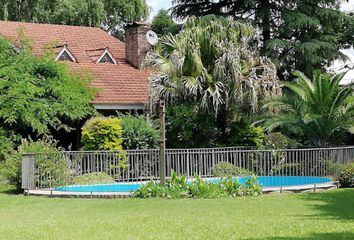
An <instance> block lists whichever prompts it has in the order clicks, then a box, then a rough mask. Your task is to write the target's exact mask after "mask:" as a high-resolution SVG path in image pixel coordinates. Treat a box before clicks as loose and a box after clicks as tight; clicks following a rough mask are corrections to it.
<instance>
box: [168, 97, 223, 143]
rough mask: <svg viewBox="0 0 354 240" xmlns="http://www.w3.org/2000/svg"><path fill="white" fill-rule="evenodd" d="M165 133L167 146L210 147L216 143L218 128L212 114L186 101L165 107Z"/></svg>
mask: <svg viewBox="0 0 354 240" xmlns="http://www.w3.org/2000/svg"><path fill="white" fill-rule="evenodd" d="M166 135H167V146H168V147H173V148H184V147H188V148H197V147H211V146H215V145H216V143H217V139H218V129H217V127H216V123H215V118H214V116H213V115H210V114H209V113H207V112H204V111H201V110H200V109H199V107H198V106H196V105H194V104H190V103H186V104H181V105H177V106H170V107H168V108H167V111H166Z"/></svg>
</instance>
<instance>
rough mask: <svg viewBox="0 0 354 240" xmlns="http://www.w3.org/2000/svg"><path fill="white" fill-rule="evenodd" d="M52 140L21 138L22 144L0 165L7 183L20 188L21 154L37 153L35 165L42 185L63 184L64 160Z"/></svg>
mask: <svg viewBox="0 0 354 240" xmlns="http://www.w3.org/2000/svg"><path fill="white" fill-rule="evenodd" d="M55 146H56V143H55V142H54V141H52V140H38V141H32V140H30V141H27V140H22V144H21V145H20V146H19V148H18V150H17V151H13V153H12V154H11V156H10V157H9V158H7V159H6V160H5V161H4V162H3V163H2V164H1V165H0V175H2V176H3V178H4V179H5V181H6V183H7V184H10V185H14V186H16V189H17V190H20V189H21V174H22V173H21V170H22V169H21V163H22V154H24V153H33V154H39V155H37V156H39V157H37V158H36V166H37V168H39V169H40V171H39V173H38V174H39V175H38V176H37V177H39V178H40V179H42V184H43V186H48V187H52V186H56V185H61V184H63V182H64V180H65V179H66V176H67V175H68V167H67V163H66V161H64V160H63V159H61V158H59V154H58V153H59V149H57V148H56V147H55Z"/></svg>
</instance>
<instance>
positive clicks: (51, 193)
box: [24, 182, 337, 198]
mask: <svg viewBox="0 0 354 240" xmlns="http://www.w3.org/2000/svg"><path fill="white" fill-rule="evenodd" d="M336 187H337V186H336V184H335V182H327V183H320V184H307V185H299V186H284V187H264V188H263V189H262V191H263V193H264V194H268V193H302V192H316V191H322V190H327V189H332V188H336ZM24 194H25V195H26V196H48V197H63V198H65V197H67V198H128V197H131V196H132V195H133V192H70V191H55V190H52V189H33V190H25V191H24Z"/></svg>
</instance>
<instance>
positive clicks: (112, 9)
mask: <svg viewBox="0 0 354 240" xmlns="http://www.w3.org/2000/svg"><path fill="white" fill-rule="evenodd" d="M148 10H149V8H148V5H147V4H146V1H145V0H16V1H15V0H2V1H1V2H0V19H1V20H9V21H25V22H37V23H52V24H67V25H77V26H91V27H102V28H103V29H105V30H106V31H108V32H110V33H112V34H113V35H117V36H121V35H122V31H123V27H124V24H125V23H127V22H132V21H140V20H142V19H146V18H147V17H148V14H149V11H148Z"/></svg>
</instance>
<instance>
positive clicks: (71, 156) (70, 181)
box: [22, 147, 354, 189]
mask: <svg viewBox="0 0 354 240" xmlns="http://www.w3.org/2000/svg"><path fill="white" fill-rule="evenodd" d="M165 154H166V155H165V159H166V162H165V175H166V176H167V177H170V176H171V172H172V170H173V171H175V172H177V173H178V174H180V175H185V176H187V177H189V178H190V177H193V176H195V175H200V176H202V177H212V176H213V168H214V166H215V165H216V164H218V163H220V162H228V163H231V164H232V165H234V166H236V167H238V168H240V169H241V170H242V171H246V172H249V173H250V174H255V175H257V176H333V175H334V174H335V173H336V171H338V169H339V166H340V165H343V164H347V163H350V162H353V161H354V147H336V148H311V149H310V148H309V149H279V150H255V149H248V148H243V147H228V148H200V149H166V151H165ZM97 173H103V174H104V175H105V176H109V178H111V179H113V180H114V181H115V182H141V181H146V180H149V179H155V180H158V179H159V150H157V149H151V150H127V151H125V152H121V153H120V152H116V151H97V152H73V151H71V152H60V153H57V154H35V155H33V154H27V155H24V156H23V160H22V187H23V188H24V189H49V188H53V187H57V186H68V185H75V184H79V183H78V182H80V181H78V180H77V179H78V178H80V177H81V178H85V176H89V175H90V174H91V175H92V174H97ZM101 177H104V176H101ZM96 181H97V182H96V184H100V183H105V182H104V179H102V182H100V177H97V179H96Z"/></svg>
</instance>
